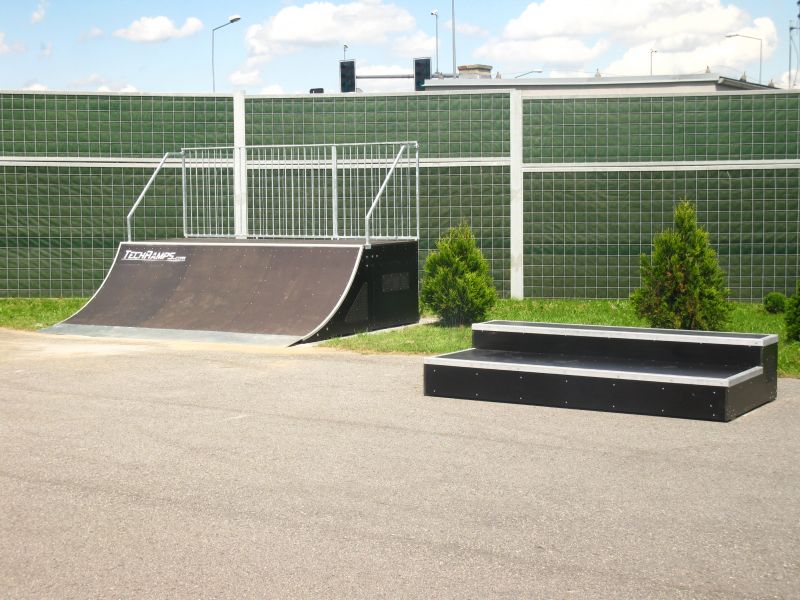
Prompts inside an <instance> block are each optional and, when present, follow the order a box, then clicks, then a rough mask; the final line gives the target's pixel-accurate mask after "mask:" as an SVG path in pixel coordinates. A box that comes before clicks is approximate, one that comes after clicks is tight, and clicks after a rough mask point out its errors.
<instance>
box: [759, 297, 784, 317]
mask: <svg viewBox="0 0 800 600" xmlns="http://www.w3.org/2000/svg"><path fill="white" fill-rule="evenodd" d="M764 310H766V311H767V312H768V313H771V314H777V313H782V312H783V311H785V310H786V296H784V295H783V294H781V293H780V292H770V293H769V294H767V295H766V296H764Z"/></svg>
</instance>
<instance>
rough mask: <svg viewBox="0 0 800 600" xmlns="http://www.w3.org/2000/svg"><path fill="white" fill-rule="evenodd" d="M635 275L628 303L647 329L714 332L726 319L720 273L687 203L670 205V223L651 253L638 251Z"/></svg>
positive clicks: (726, 305)
mask: <svg viewBox="0 0 800 600" xmlns="http://www.w3.org/2000/svg"><path fill="white" fill-rule="evenodd" d="M640 273H641V283H642V285H641V287H640V288H638V289H636V290H634V291H633V293H632V294H631V302H632V304H633V307H634V309H635V310H636V314H637V315H639V316H640V317H642V318H644V319H646V320H647V321H648V322H649V323H650V325H651V327H663V328H666V329H705V330H719V329H721V328H722V327H723V326H724V325H725V323H726V322H727V321H728V318H729V317H730V313H731V310H732V307H731V305H730V303H729V302H728V300H727V299H728V294H729V293H730V291H729V290H728V288H726V287H725V273H724V272H723V270H722V268H721V267H720V266H719V262H718V261H717V253H716V252H715V251H714V249H713V248H712V247H711V242H710V240H709V235H708V232H707V231H705V230H704V229H703V228H702V227H700V226H699V225H698V224H697V214H696V212H695V208H694V206H693V205H692V203H691V202H689V201H687V200H684V201H681V202H680V203H679V204H678V205H677V206H676V207H675V223H674V227H673V228H669V229H666V230H665V231H663V232H661V233H659V234H657V235H656V236H655V237H654V238H653V254H652V256H647V255H646V254H642V256H641V260H640Z"/></svg>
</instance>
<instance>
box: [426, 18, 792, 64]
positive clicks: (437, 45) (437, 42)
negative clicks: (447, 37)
mask: <svg viewBox="0 0 800 600" xmlns="http://www.w3.org/2000/svg"><path fill="white" fill-rule="evenodd" d="M431 15H433V17H434V19H436V72H437V73H438V72H439V9H438V8H434V9H433V10H432V11H431ZM789 70H790V71H791V69H789Z"/></svg>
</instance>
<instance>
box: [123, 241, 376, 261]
mask: <svg viewBox="0 0 800 600" xmlns="http://www.w3.org/2000/svg"><path fill="white" fill-rule="evenodd" d="M201 239H208V238H201ZM122 244H127V245H129V246H154V245H159V246H200V247H202V246H230V247H231V248H240V247H246V246H270V247H276V246H278V247H285V248H363V245H362V244H329V243H322V244H304V243H298V244H287V243H281V242H242V243H230V242H168V241H157V240H153V241H138V242H122ZM122 244H120V245H122ZM117 252H119V250H117ZM115 261H116V259H115Z"/></svg>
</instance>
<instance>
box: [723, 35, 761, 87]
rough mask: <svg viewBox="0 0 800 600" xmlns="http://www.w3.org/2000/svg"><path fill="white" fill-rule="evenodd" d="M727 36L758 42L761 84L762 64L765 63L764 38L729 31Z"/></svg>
mask: <svg viewBox="0 0 800 600" xmlns="http://www.w3.org/2000/svg"><path fill="white" fill-rule="evenodd" d="M725 37H726V38H735V37H741V38H747V39H748V40H756V41H757V42H758V83H759V84H761V65H763V64H764V60H763V57H764V40H763V39H761V38H759V37H753V36H752V35H744V34H743V33H729V34H728V35H726V36H725Z"/></svg>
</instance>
